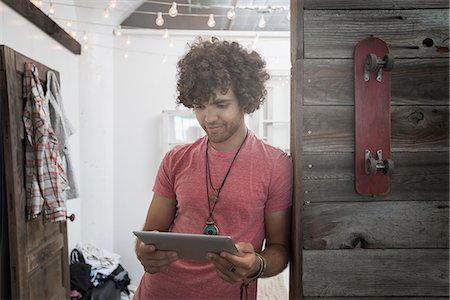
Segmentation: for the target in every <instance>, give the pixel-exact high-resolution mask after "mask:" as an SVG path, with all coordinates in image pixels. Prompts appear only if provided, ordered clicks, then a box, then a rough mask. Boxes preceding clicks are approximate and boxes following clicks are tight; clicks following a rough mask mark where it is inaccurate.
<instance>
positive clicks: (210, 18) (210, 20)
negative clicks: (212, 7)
mask: <svg viewBox="0 0 450 300" xmlns="http://www.w3.org/2000/svg"><path fill="white" fill-rule="evenodd" d="M214 26H216V21H215V20H214V15H213V14H210V15H209V19H208V27H211V28H212V27H214Z"/></svg>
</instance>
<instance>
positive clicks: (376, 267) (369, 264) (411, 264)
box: [303, 249, 449, 299]
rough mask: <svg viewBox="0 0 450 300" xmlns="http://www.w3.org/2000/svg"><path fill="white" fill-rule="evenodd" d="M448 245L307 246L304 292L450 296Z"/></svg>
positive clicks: (379, 295)
mask: <svg viewBox="0 0 450 300" xmlns="http://www.w3.org/2000/svg"><path fill="white" fill-rule="evenodd" d="M448 259H449V253H448V249H351V250H304V251H303V270H304V272H303V292H304V296H322V297H326V296H334V297H339V296H343V297H346V298H347V299H352V297H353V296H355V297H357V296H360V297H370V296H372V297H386V296H399V297H406V296H448V280H449V278H448Z"/></svg>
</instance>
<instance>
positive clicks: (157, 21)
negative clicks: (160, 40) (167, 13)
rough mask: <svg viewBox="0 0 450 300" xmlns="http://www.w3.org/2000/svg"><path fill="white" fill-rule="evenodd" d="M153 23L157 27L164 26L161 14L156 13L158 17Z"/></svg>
mask: <svg viewBox="0 0 450 300" xmlns="http://www.w3.org/2000/svg"><path fill="white" fill-rule="evenodd" d="M155 23H156V25H158V26H163V25H164V19H163V17H162V12H158V16H157V17H156V21H155Z"/></svg>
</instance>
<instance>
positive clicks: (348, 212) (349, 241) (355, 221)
mask: <svg viewBox="0 0 450 300" xmlns="http://www.w3.org/2000/svg"><path fill="white" fill-rule="evenodd" d="M448 204H449V203H448V200H447V201H430V202H428V201H380V202H345V203H343V202H340V203H315V204H314V203H310V204H307V205H305V206H304V207H303V237H304V238H303V247H304V249H314V250H320V249H350V248H367V249H368V248H376V249H386V248H391V249H392V248H403V249H407V248H412V249H422V248H444V249H448V246H449V244H448V233H449V230H448V225H449V222H448V217H449V213H448V211H449V205H448Z"/></svg>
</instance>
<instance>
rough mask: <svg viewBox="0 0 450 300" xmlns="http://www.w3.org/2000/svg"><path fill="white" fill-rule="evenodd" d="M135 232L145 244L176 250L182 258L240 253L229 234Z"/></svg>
mask: <svg viewBox="0 0 450 300" xmlns="http://www.w3.org/2000/svg"><path fill="white" fill-rule="evenodd" d="M133 233H134V234H135V235H136V236H137V237H138V239H140V240H141V241H142V242H144V244H148V245H149V244H152V245H155V247H156V249H158V250H167V251H175V252H177V253H178V257H179V258H181V259H191V260H206V254H207V253H208V252H214V253H220V252H222V251H228V252H230V253H232V254H237V253H238V250H237V249H236V246H235V244H234V242H233V240H232V239H231V237H229V236H223V235H205V234H188V233H173V232H158V231H133Z"/></svg>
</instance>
